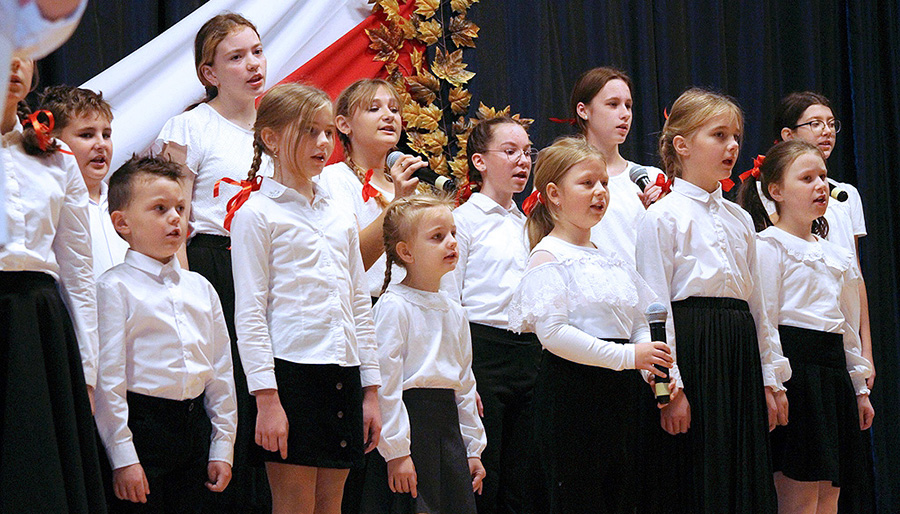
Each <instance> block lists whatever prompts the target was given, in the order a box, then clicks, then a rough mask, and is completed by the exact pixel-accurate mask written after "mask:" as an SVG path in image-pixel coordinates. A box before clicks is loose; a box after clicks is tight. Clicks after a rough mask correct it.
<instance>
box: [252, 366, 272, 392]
mask: <svg viewBox="0 0 900 514" xmlns="http://www.w3.org/2000/svg"><path fill="white" fill-rule="evenodd" d="M247 388H248V389H249V390H250V394H253V393H256V392H257V391H261V390H263V389H275V390H277V389H278V384H277V383H276V382H275V371H273V370H267V371H257V372H256V373H250V374H249V375H247Z"/></svg>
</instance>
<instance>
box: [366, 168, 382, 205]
mask: <svg viewBox="0 0 900 514" xmlns="http://www.w3.org/2000/svg"><path fill="white" fill-rule="evenodd" d="M373 173H375V170H371V169H370V170H369V171H367V172H366V179H365V180H364V181H363V189H362V198H363V201H364V202H368V201H369V198H378V197H379V196H381V192H380V191H378V190H377V189H375V186H373V185H372V184H370V183H369V182H370V181H371V180H372V174H373Z"/></svg>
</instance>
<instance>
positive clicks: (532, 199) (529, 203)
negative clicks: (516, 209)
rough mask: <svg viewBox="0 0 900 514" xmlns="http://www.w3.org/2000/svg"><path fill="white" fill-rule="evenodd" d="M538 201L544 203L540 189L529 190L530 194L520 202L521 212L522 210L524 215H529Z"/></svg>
mask: <svg viewBox="0 0 900 514" xmlns="http://www.w3.org/2000/svg"><path fill="white" fill-rule="evenodd" d="M539 203H540V204H543V203H544V197H543V196H541V192H540V191H538V190H537V189H535V190H534V191H532V192H531V194H530V195H528V198H526V199H525V201H524V202H522V212H524V213H525V215H526V216H531V211H533V210H534V208H535V206H537V204H539Z"/></svg>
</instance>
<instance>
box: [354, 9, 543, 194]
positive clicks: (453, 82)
mask: <svg viewBox="0 0 900 514" xmlns="http://www.w3.org/2000/svg"><path fill="white" fill-rule="evenodd" d="M477 2H478V0H369V3H374V4H375V5H374V7H373V11H374V12H376V13H379V12H381V13H384V18H385V21H384V23H383V24H382V25H381V26H379V27H377V28H375V29H371V30H367V31H366V33H367V34H368V36H369V40H370V44H369V48H370V49H371V50H372V51H373V52H375V59H377V60H380V61H384V62H385V63H386V64H385V71H386V72H387V81H388V82H390V83H391V84H393V85H394V87H395V88H397V91H398V92H399V93H400V97H401V98H402V100H403V103H404V105H403V122H404V125H405V127H406V136H407V144H408V145H409V148H410V149H411V150H413V151H414V152H418V153H420V154H422V155H423V156H424V157H425V158H426V159H427V160H428V162H429V164H430V166H431V169H433V170H434V171H435V172H437V173H440V174H442V175H452V176H453V177H455V178H456V181H457V184H459V186H460V189H461V190H465V189H468V188H467V187H466V186H467V185H468V172H469V169H468V168H469V167H468V163H467V160H466V140H467V139H468V137H469V132H470V131H471V129H472V124H473V121H474V120H473V119H471V118H467V114H468V113H469V106H470V103H471V101H472V94H471V93H469V91H468V90H467V89H466V85H467V84H468V83H469V81H470V80H472V77H474V76H475V73H473V72H471V71H469V70H467V69H466V68H467V64H466V63H465V62H463V48H464V47H470V48H474V47H475V40H476V39H477V38H478V26H477V25H475V24H474V23H472V22H471V21H470V20H468V19H467V18H466V12H467V11H468V9H469V7H471V6H472V4H474V3H477ZM409 3H413V4H414V10H413V11H412V14H411V16H410V18H408V19H407V18H405V17H404V16H403V15H402V14H401V5H403V6H404V7H409V8H412V7H413V6H408V4H409ZM406 11H407V12H408V11H409V9H406ZM407 43H409V46H407ZM410 47H411V50H409V57H410V63H411V65H412V67H411V69H407V68H408V66H405V65H404V64H403V63H402V61H401V59H400V55H401V54H402V53H404V51H405V49H408V48H410ZM502 115H509V107H508V106H507V107H506V108H505V109H503V110H500V111H497V110H495V109H492V108H490V107H486V106H485V105H483V104H480V105H479V108H478V112H477V117H478V118H479V119H486V118H492V117H495V116H502ZM514 118H516V119H519V117H518V115H516V116H514ZM520 121H521V122H522V123H523V124H525V125H526V126H527V125H529V124H530V123H531V121H532V120H525V119H522V120H520Z"/></svg>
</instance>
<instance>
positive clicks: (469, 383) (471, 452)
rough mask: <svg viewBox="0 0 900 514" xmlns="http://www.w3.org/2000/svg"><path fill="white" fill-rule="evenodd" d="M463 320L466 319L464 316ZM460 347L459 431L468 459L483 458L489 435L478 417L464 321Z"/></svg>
mask: <svg viewBox="0 0 900 514" xmlns="http://www.w3.org/2000/svg"><path fill="white" fill-rule="evenodd" d="M463 319H465V317H464V316H463ZM460 347H461V350H462V359H460V360H461V362H460V364H462V366H461V367H460V377H459V384H460V388H459V390H458V391H457V392H456V410H457V413H458V416H459V431H460V433H461V434H462V438H463V443H464V444H465V445H466V456H467V457H481V452H483V451H484V449H485V447H487V435H485V432H484V424H483V423H482V422H481V417H479V416H478V407H477V400H476V399H475V398H476V393H475V373H474V372H473V371H472V335H471V333H470V332H469V324H468V323H467V322H465V321H463V324H462V331H461V333H460Z"/></svg>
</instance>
